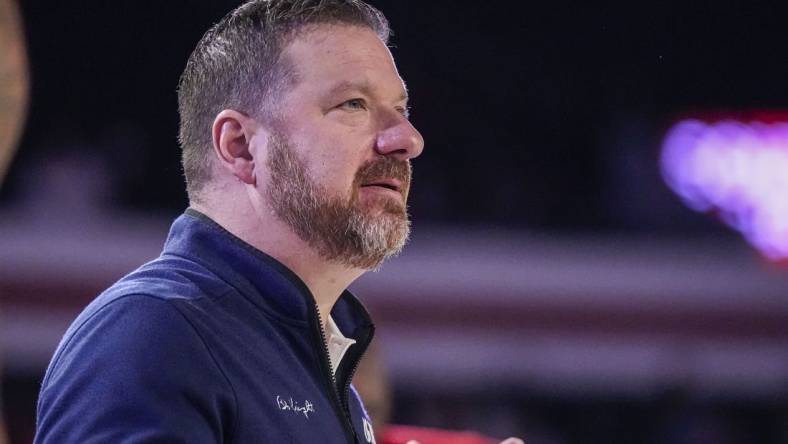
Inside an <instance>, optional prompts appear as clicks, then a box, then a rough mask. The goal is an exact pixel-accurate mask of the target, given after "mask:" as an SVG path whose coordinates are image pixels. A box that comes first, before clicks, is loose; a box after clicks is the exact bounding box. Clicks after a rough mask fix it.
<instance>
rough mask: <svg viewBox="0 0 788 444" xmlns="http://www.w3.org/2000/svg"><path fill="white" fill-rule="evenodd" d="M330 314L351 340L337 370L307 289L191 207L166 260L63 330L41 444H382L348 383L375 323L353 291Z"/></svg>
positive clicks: (44, 394)
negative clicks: (333, 369)
mask: <svg viewBox="0 0 788 444" xmlns="http://www.w3.org/2000/svg"><path fill="white" fill-rule="evenodd" d="M331 317H332V318H333V319H334V321H335V322H336V324H337V326H338V327H339V329H340V331H341V332H342V333H343V334H344V335H345V336H347V337H348V338H351V339H354V340H355V341H356V342H355V344H353V345H351V346H350V348H349V349H348V351H347V352H346V354H345V356H344V358H343V359H342V361H341V362H340V363H339V366H338V369H337V371H336V374H334V373H333V372H332V369H331V365H330V362H329V356H328V352H327V349H326V338H325V332H324V331H323V329H322V328H321V325H320V317H319V314H318V312H317V305H316V303H315V301H314V298H313V296H312V294H311V293H310V291H309V289H308V288H307V287H306V285H305V284H304V283H303V282H302V281H301V280H300V279H299V278H298V277H297V276H296V275H295V274H294V273H293V272H291V271H290V270H289V269H287V268H286V267H285V266H284V265H282V264H281V263H279V262H277V261H276V260H275V259H273V258H271V257H269V256H267V255H265V254H264V253H262V252H260V251H258V250H256V249H254V248H253V247H251V246H250V245H248V244H246V243H245V242H243V241H242V240H240V239H238V238H237V237H235V236H233V235H232V234H230V233H229V232H227V231H225V230H224V229H223V228H222V227H220V226H219V225H218V224H216V223H215V222H213V221H212V220H210V219H209V218H208V217H207V216H205V215H202V214H200V213H198V212H196V211H194V210H191V209H189V210H187V211H186V213H185V214H184V215H182V216H181V217H179V218H178V219H177V220H176V221H175V223H174V224H173V226H172V229H171V231H170V234H169V236H168V238H167V241H166V244H165V246H164V251H163V252H162V254H161V256H160V257H159V258H157V259H155V260H153V261H152V262H150V263H148V264H146V265H144V266H142V267H141V268H139V269H138V270H136V271H134V272H133V273H131V274H129V275H128V276H126V277H124V278H123V279H121V280H120V281H119V282H117V283H116V284H115V285H113V286H112V287H110V288H109V289H108V290H107V291H105V292H104V293H102V294H101V295H100V296H99V297H98V298H97V299H96V300H94V301H93V302H92V303H91V304H90V305H88V307H87V308H86V309H85V310H84V311H83V312H82V313H81V314H80V315H79V317H78V318H77V319H76V320H75V321H74V323H73V324H72V325H71V327H70V328H69V329H68V331H67V332H66V334H65V336H64V337H63V339H62V341H61V343H60V345H59V346H58V348H57V351H56V352H55V355H54V357H53V358H52V362H51V363H50V365H49V368H48V369H47V373H46V376H45V378H44V381H43V385H42V388H41V395H40V398H39V402H38V423H37V435H36V440H35V442H36V443H39V444H69V443H79V444H89V443H189V444H200V443H238V444H241V443H243V444H246V443H249V444H252V443H254V444H259V443H321V444H322V443H325V444H334V443H336V444H346V443H355V442H358V443H367V442H374V438H372V430H371V426H370V425H369V418H368V417H367V415H366V412H365V411H364V409H363V406H362V404H361V401H360V399H359V398H358V396H357V394H356V393H355V390H353V389H352V387H350V379H351V378H352V374H353V372H354V370H355V366H356V364H357V362H358V360H359V359H360V357H361V355H362V353H363V352H364V350H365V349H366V347H367V345H368V344H369V342H370V340H371V339H372V335H373V333H374V327H373V325H372V323H371V321H370V319H369V316H368V314H367V312H366V310H365V309H364V308H363V307H362V305H361V303H359V301H358V300H357V299H356V298H355V297H353V295H351V294H350V293H349V292H347V291H346V292H344V293H343V294H342V296H341V297H340V298H339V300H338V302H337V303H336V304H335V306H334V308H333V310H332V312H331Z"/></svg>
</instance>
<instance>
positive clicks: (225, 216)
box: [191, 203, 366, 329]
mask: <svg viewBox="0 0 788 444" xmlns="http://www.w3.org/2000/svg"><path fill="white" fill-rule="evenodd" d="M191 207H192V208H194V209H195V210H197V211H199V212H201V213H203V214H205V215H206V216H208V217H210V218H211V219H213V220H214V221H215V222H216V223H218V224H219V225H221V226H222V227H223V228H224V229H225V230H227V231H229V232H230V233H232V234H233V235H235V236H236V237H238V238H239V239H241V240H243V241H244V242H246V243H248V244H249V245H251V246H253V247H255V248H257V249H258V250H260V251H262V252H264V253H265V254H267V255H269V256H271V257H273V258H274V259H276V260H278V261H279V262H281V263H282V264H284V265H285V266H286V267H287V268H289V269H290V270H291V271H292V272H293V273H295V274H296V275H297V276H298V277H299V278H301V280H302V281H304V283H305V284H306V286H307V288H309V291H310V292H311V293H312V296H313V297H314V298H315V302H316V303H317V306H318V309H319V312H320V322H321V324H322V326H323V328H324V329H325V327H326V321H327V319H328V316H329V314H330V313H331V309H332V308H333V307H334V304H335V303H336V301H337V299H339V296H341V295H342V292H344V291H345V289H347V287H348V286H350V284H351V283H353V281H355V280H356V279H358V278H359V277H360V276H361V275H362V274H364V271H366V270H363V269H359V268H349V267H347V266H346V265H341V264H337V263H334V262H332V261H327V260H325V259H323V258H322V257H320V256H319V255H318V254H317V252H316V251H315V249H314V248H312V247H311V246H310V245H309V244H307V243H306V242H304V241H303V240H302V239H301V238H300V237H298V235H296V234H295V233H294V232H293V230H292V229H291V228H290V227H289V226H288V225H287V224H286V223H284V222H282V221H281V220H279V219H278V218H277V217H276V216H274V215H273V213H272V212H270V211H267V210H262V211H261V210H260V209H253V208H250V207H246V206H240V207H239V206H233V207H231V208H227V207H226V206H225V208H216V207H215V206H214V205H201V204H197V203H192V205H191Z"/></svg>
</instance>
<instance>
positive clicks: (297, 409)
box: [276, 395, 315, 419]
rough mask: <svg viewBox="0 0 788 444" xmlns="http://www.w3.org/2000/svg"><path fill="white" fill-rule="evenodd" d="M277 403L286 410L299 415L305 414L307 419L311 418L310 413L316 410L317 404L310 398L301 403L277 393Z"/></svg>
mask: <svg viewBox="0 0 788 444" xmlns="http://www.w3.org/2000/svg"><path fill="white" fill-rule="evenodd" d="M276 405H277V406H278V407H279V410H286V411H290V412H293V413H295V414H297V415H304V417H305V418H306V419H309V414H310V413H314V412H315V406H314V405H313V404H312V402H311V401H309V400H308V399H307V400H305V401H304V403H303V404H301V403H299V402H297V401H293V398H283V397H281V396H279V395H277V396H276Z"/></svg>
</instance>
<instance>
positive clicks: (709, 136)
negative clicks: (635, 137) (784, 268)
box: [661, 113, 788, 261]
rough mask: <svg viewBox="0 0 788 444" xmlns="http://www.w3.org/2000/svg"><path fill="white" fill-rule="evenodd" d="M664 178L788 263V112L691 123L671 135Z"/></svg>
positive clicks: (698, 208)
mask: <svg viewBox="0 0 788 444" xmlns="http://www.w3.org/2000/svg"><path fill="white" fill-rule="evenodd" d="M661 169H662V176H663V178H664V179H665V182H666V183H667V184H668V186H670V188H671V189H673V191H675V192H676V193H677V194H678V195H679V196H680V197H681V199H682V200H683V201H684V203H686V204H687V205H688V206H689V207H690V208H692V209H693V210H695V211H699V212H715V213H717V214H718V215H719V216H720V217H721V219H722V220H723V221H724V222H725V223H726V224H727V225H729V226H730V227H732V228H734V229H735V230H737V231H739V232H740V233H741V234H742V235H744V237H745V238H746V239H747V241H748V242H749V243H750V244H752V245H753V246H754V247H755V248H757V249H758V250H759V251H760V252H761V253H762V254H764V255H765V256H766V257H768V258H769V259H771V260H775V261H785V260H788V113H783V114H780V113H760V114H750V115H747V116H743V117H742V116H728V117H724V118H721V119H720V118H717V119H713V120H711V119H685V120H681V121H679V122H678V123H676V124H675V125H674V126H673V127H672V128H671V129H670V130H669V131H668V133H667V135H666V137H665V140H664V143H663V146H662V156H661Z"/></svg>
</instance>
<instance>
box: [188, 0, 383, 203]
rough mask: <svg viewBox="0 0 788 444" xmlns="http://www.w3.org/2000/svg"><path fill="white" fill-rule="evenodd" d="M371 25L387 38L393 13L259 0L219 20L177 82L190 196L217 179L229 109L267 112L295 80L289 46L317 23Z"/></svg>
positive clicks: (352, 4) (340, 0) (338, 2)
mask: <svg viewBox="0 0 788 444" xmlns="http://www.w3.org/2000/svg"><path fill="white" fill-rule="evenodd" d="M319 24H339V25H350V26H362V27H367V28H370V29H372V30H373V31H374V32H375V33H376V34H377V35H378V37H380V39H381V40H382V41H383V42H384V43H388V39H389V35H390V33H391V31H390V29H389V25H388V21H387V20H386V17H385V16H384V15H383V14H382V13H381V12H380V11H378V10H377V9H375V8H374V7H372V6H370V5H368V4H366V3H364V2H363V1H360V0H252V1H248V2H246V3H244V4H242V5H241V6H239V7H238V8H236V9H235V10H233V11H232V12H230V13H229V14H227V15H226V16H224V18H222V19H221V20H220V21H219V22H218V23H217V24H216V25H214V26H213V27H212V28H211V29H210V30H208V32H206V33H205V35H204V36H203V37H202V39H200V42H199V43H197V47H196V48H195V49H194V51H193V52H192V54H191V56H189V60H188V62H187V63H186V68H185V69H184V71H183V74H181V79H180V82H179V84H178V112H179V114H180V130H179V137H178V139H179V141H180V145H181V150H182V152H181V164H182V165H183V173H184V176H185V178H186V191H187V193H188V195H189V200H190V201H194V202H199V200H200V198H199V195H200V192H201V190H202V189H203V187H204V185H205V184H206V183H207V182H208V181H209V180H210V179H211V170H210V163H209V156H210V153H211V148H212V146H213V140H212V136H211V127H212V125H213V120H214V119H215V117H216V115H217V114H218V113H219V112H220V111H222V110H223V109H234V110H236V111H239V112H243V113H246V114H248V115H251V116H256V117H259V116H265V115H266V112H267V111H268V110H269V108H270V106H271V104H272V103H273V102H275V98H276V97H275V96H276V94H278V93H279V92H281V91H283V90H284V89H285V87H287V86H289V85H290V84H291V83H292V82H293V81H294V79H293V78H292V75H291V74H292V73H291V72H290V71H291V69H290V67H289V66H288V64H287V62H286V61H283V60H280V58H281V54H282V51H283V49H284V48H285V47H286V46H287V45H288V44H289V43H290V42H291V41H292V40H293V39H294V38H296V37H297V36H298V35H299V33H300V32H301V31H303V30H305V29H306V27H307V26H310V25H319Z"/></svg>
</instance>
